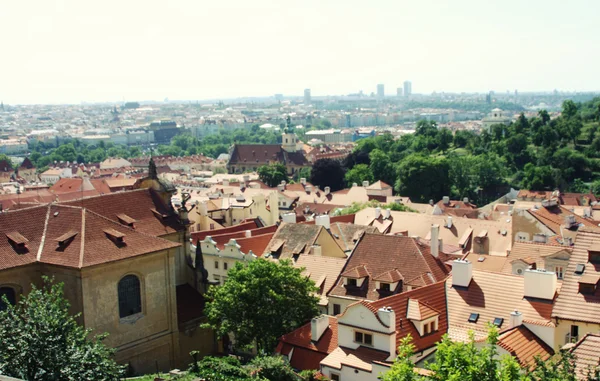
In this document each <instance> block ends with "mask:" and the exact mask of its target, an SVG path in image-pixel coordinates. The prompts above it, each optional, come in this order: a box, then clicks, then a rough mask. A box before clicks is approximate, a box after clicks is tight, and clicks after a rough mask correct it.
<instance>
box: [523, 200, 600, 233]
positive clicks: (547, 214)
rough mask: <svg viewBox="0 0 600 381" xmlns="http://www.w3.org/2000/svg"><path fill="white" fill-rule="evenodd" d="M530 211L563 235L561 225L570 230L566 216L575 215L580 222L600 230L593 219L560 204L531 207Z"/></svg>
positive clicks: (551, 228)
mask: <svg viewBox="0 0 600 381" xmlns="http://www.w3.org/2000/svg"><path fill="white" fill-rule="evenodd" d="M528 212H529V213H530V214H531V215H532V216H534V217H535V218H537V219H538V220H539V221H540V222H541V223H543V224H544V225H546V226H547V227H548V228H549V229H550V230H552V231H553V232H554V233H555V234H560V235H562V233H563V232H561V226H562V227H563V230H568V229H567V228H566V227H565V217H566V216H574V217H575V221H576V222H577V223H578V224H580V225H583V226H586V227H588V228H592V229H595V230H598V231H600V228H598V226H597V224H596V223H594V222H593V221H591V220H588V219H586V218H583V217H580V216H578V215H576V214H575V213H573V212H571V211H569V210H568V209H566V208H564V207H562V206H559V205H557V206H551V207H542V208H539V209H529V210H528ZM575 230H577V229H575Z"/></svg>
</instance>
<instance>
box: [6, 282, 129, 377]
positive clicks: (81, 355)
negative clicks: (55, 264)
mask: <svg viewBox="0 0 600 381" xmlns="http://www.w3.org/2000/svg"><path fill="white" fill-rule="evenodd" d="M4 303H5V304H6V305H7V308H6V310H4V311H0V343H2V345H0V374H4V375H8V376H11V377H17V378H22V379H25V380H30V381H32V380H117V379H118V378H119V377H120V375H121V374H122V371H123V369H122V367H120V366H119V365H117V364H116V363H115V361H114V360H113V359H112V355H113V354H114V352H115V351H114V349H111V348H108V347H106V346H105V345H104V344H103V340H104V339H105V338H106V337H107V335H106V334H103V335H97V336H95V337H93V338H89V337H88V335H89V333H90V331H91V330H89V329H88V330H86V329H84V328H83V327H82V326H80V325H79V324H78V323H77V321H76V318H77V317H78V315H76V316H72V315H70V314H69V302H68V301H67V300H66V299H65V297H64V293H63V284H62V283H53V282H52V280H51V279H49V278H44V285H43V286H42V288H36V287H35V286H32V290H31V292H30V293H29V294H28V295H27V296H24V297H22V298H21V300H20V301H19V302H18V304H17V305H15V306H12V305H10V304H9V303H8V300H7V299H6V298H5V299H4Z"/></svg>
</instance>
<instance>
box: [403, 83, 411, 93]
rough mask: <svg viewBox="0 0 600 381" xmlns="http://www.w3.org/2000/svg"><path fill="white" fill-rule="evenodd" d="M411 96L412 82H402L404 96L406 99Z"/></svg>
mask: <svg viewBox="0 0 600 381" xmlns="http://www.w3.org/2000/svg"><path fill="white" fill-rule="evenodd" d="M411 94H412V82H411V81H404V96H405V97H408V96H410V95H411Z"/></svg>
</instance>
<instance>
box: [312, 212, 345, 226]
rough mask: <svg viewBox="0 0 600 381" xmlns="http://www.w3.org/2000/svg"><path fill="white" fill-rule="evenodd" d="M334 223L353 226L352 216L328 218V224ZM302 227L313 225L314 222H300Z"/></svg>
mask: <svg viewBox="0 0 600 381" xmlns="http://www.w3.org/2000/svg"><path fill="white" fill-rule="evenodd" d="M336 222H341V223H345V224H353V223H354V214H344V215H343V216H331V217H329V224H330V225H331V224H334V223H336ZM302 224H304V225H314V224H315V220H312V221H306V222H302Z"/></svg>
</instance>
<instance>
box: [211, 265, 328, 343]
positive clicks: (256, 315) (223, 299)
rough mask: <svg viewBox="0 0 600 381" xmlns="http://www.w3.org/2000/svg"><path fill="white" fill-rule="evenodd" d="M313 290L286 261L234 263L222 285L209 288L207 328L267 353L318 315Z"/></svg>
mask: <svg viewBox="0 0 600 381" xmlns="http://www.w3.org/2000/svg"><path fill="white" fill-rule="evenodd" d="M316 290H317V289H316V287H315V284H314V282H313V281H312V280H310V279H309V278H307V277H305V276H304V275H302V271H301V269H298V268H295V267H293V266H292V264H291V262H290V261H287V260H282V261H280V262H274V261H270V260H267V259H262V258H259V259H257V260H254V261H251V262H250V263H248V265H247V266H246V265H243V264H241V263H237V264H236V265H235V267H233V268H232V269H231V270H229V273H228V278H227V281H226V282H225V284H223V285H222V286H218V287H211V288H209V290H208V293H207V295H206V298H207V300H208V302H207V304H206V309H205V311H206V316H207V318H208V325H209V326H210V327H211V328H213V329H215V331H216V333H217V334H218V335H226V334H228V333H233V335H234V337H235V342H236V346H237V347H240V348H243V347H248V346H251V345H253V344H256V346H257V347H258V349H259V351H266V352H270V351H272V350H273V349H274V348H275V345H276V343H277V339H278V338H279V337H280V336H281V335H283V334H285V333H288V332H291V331H293V330H294V329H295V328H297V327H299V326H300V325H301V324H304V323H305V322H306V321H308V320H310V319H311V318H312V317H314V316H315V315H317V313H318V309H317V302H318V299H317V298H316V297H315V296H314V294H313V292H315V291H316Z"/></svg>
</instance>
